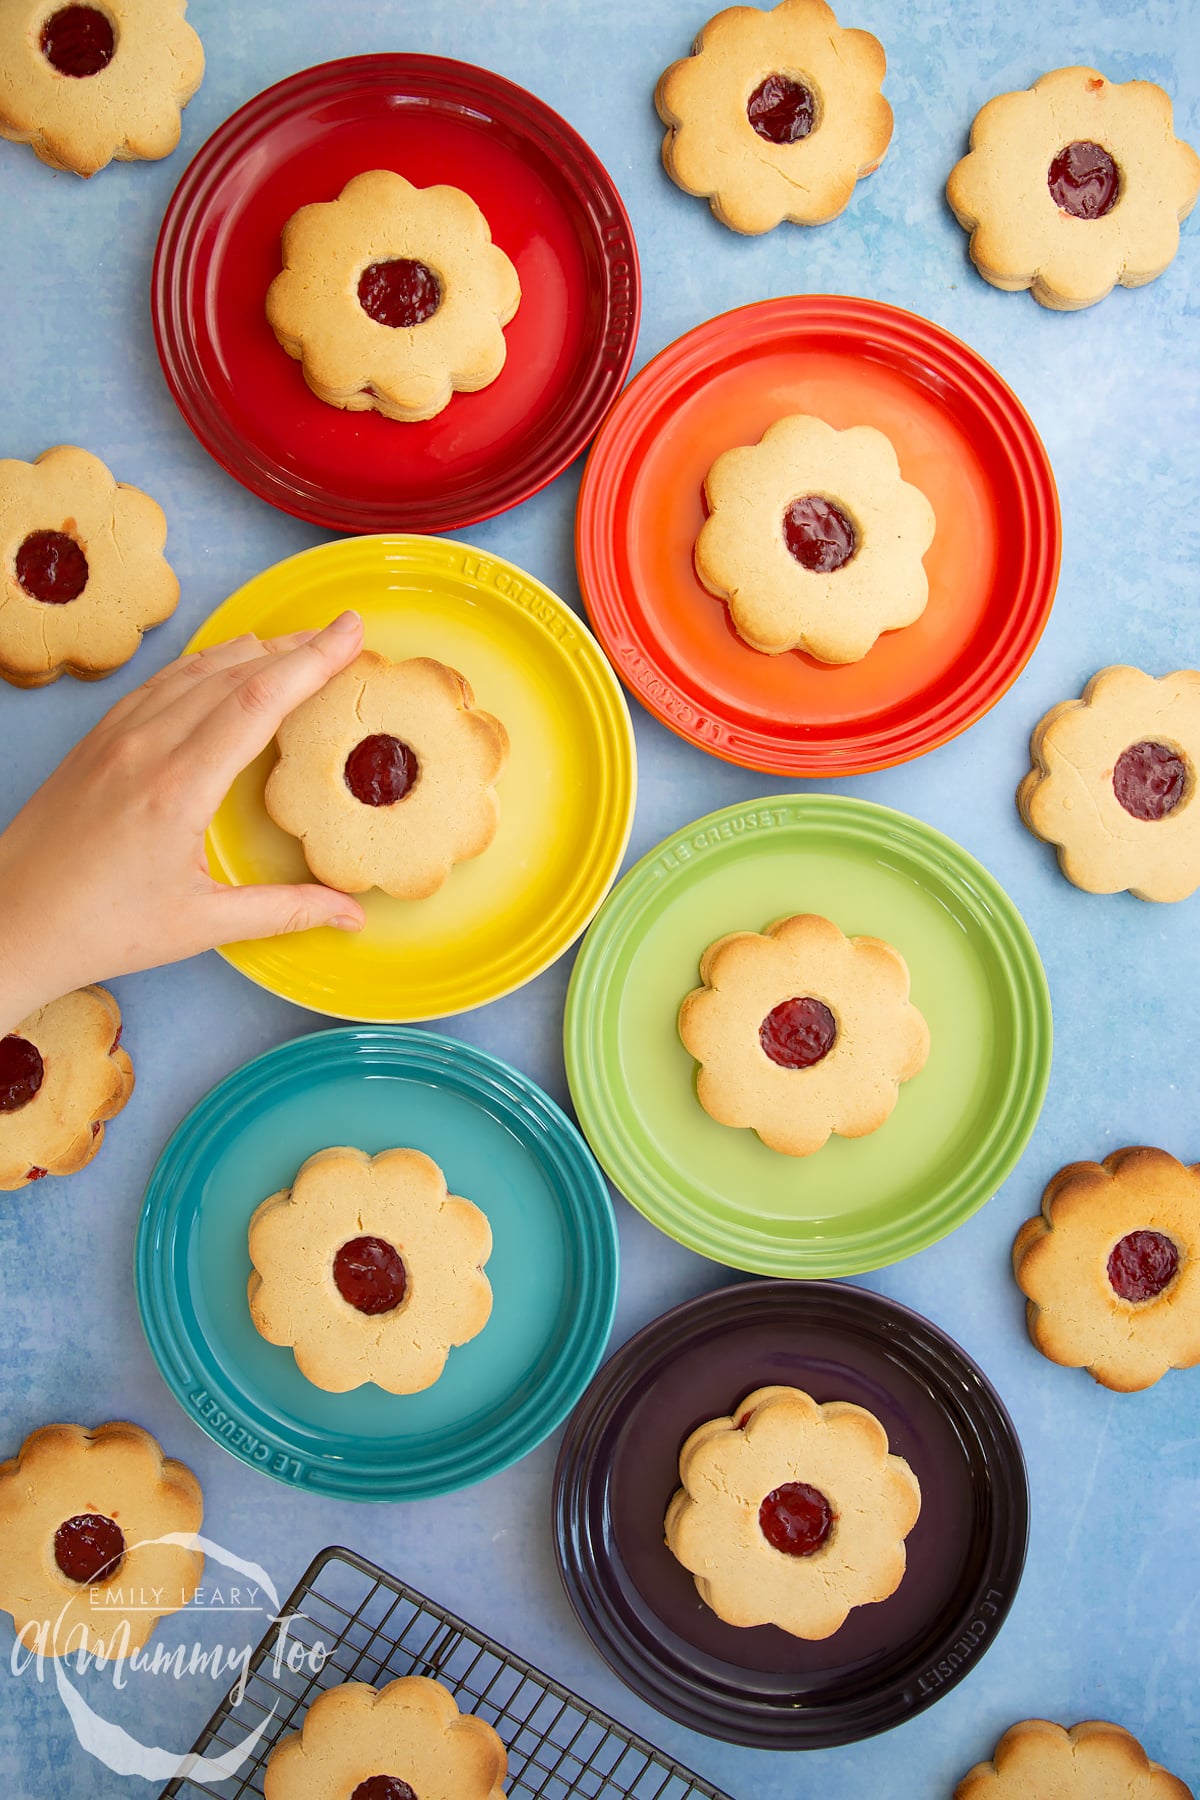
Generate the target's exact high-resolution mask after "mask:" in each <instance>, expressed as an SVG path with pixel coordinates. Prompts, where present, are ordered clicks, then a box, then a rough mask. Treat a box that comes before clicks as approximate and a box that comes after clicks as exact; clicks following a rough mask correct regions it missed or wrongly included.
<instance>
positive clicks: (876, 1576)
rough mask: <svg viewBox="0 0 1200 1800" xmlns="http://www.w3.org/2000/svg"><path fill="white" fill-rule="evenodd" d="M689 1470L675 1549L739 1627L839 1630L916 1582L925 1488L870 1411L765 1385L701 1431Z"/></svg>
mask: <svg viewBox="0 0 1200 1800" xmlns="http://www.w3.org/2000/svg"><path fill="white" fill-rule="evenodd" d="M679 1479H680V1482H681V1483H682V1486H681V1487H680V1488H679V1490H678V1492H677V1493H676V1494H675V1497H674V1498H673V1499H672V1501H671V1504H670V1506H669V1507H668V1508H667V1517H666V1538H667V1548H668V1549H669V1550H670V1551H671V1553H672V1555H673V1556H675V1557H676V1558H677V1560H678V1561H679V1562H681V1563H682V1564H683V1566H684V1568H685V1569H687V1570H689V1571H690V1573H691V1574H692V1576H693V1577H694V1579H695V1582H696V1590H697V1592H698V1593H699V1595H700V1598H701V1599H702V1600H703V1601H704V1602H705V1604H706V1605H708V1606H710V1607H711V1608H712V1610H713V1611H714V1612H715V1613H716V1615H717V1617H718V1618H720V1619H724V1620H725V1622H726V1624H728V1625H778V1626H779V1627H780V1629H781V1630H783V1631H787V1632H790V1633H791V1635H792V1636H793V1637H800V1638H827V1637H830V1636H832V1634H833V1633H834V1632H835V1631H837V1630H838V1628H839V1627H840V1626H841V1625H842V1624H843V1623H844V1622H845V1619H846V1615H847V1613H848V1612H849V1611H850V1609H851V1607H854V1606H866V1605H869V1604H871V1603H873V1602H875V1601H878V1600H886V1599H887V1597H888V1595H889V1594H894V1593H895V1591H896V1589H897V1588H898V1587H899V1585H900V1582H901V1580H902V1579H903V1576H904V1568H905V1554H904V1540H905V1538H906V1537H907V1536H908V1534H909V1532H910V1531H911V1530H912V1528H913V1526H914V1525H915V1524H916V1522H917V1515H918V1513H919V1512H920V1510H921V1489H920V1486H919V1484H918V1482H917V1478H916V1476H915V1475H914V1474H913V1472H912V1470H911V1469H910V1468H909V1466H908V1464H907V1463H906V1462H905V1460H904V1458H903V1457H902V1456H894V1455H892V1454H890V1453H889V1451H888V1438H887V1432H886V1431H885V1430H884V1428H883V1426H882V1425H881V1424H880V1422H879V1420H878V1419H877V1418H876V1417H875V1415H874V1413H871V1412H868V1411H867V1410H866V1408H865V1407H862V1406H854V1405H852V1404H851V1403H850V1402H849V1401H844V1400H830V1401H827V1402H826V1403H825V1404H824V1405H823V1406H822V1405H818V1403H817V1402H816V1401H815V1400H814V1399H813V1398H812V1397H811V1395H809V1394H806V1393H804V1392H803V1391H802V1390H801V1389H800V1388H790V1387H767V1388H759V1389H758V1390H757V1391H756V1392H755V1393H753V1394H750V1395H749V1396H748V1398H747V1399H745V1400H743V1401H742V1404H741V1405H740V1406H739V1407H737V1408H736V1409H735V1410H734V1412H733V1413H732V1415H731V1416H730V1417H729V1418H727V1419H709V1420H707V1421H706V1422H705V1423H704V1424H703V1425H700V1426H698V1427H697V1428H696V1430H695V1431H693V1432H692V1434H691V1436H690V1437H689V1438H688V1439H687V1441H686V1443H685V1444H684V1446H683V1449H682V1450H681V1451H680V1453H679Z"/></svg>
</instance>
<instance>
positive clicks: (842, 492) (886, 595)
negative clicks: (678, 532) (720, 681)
mask: <svg viewBox="0 0 1200 1800" xmlns="http://www.w3.org/2000/svg"><path fill="white" fill-rule="evenodd" d="M704 497H705V500H706V502H707V505H708V509H709V513H708V517H707V519H706V520H705V521H704V524H703V525H702V526H701V528H700V535H699V537H698V538H697V539H696V573H697V574H698V575H699V577H700V579H701V581H702V582H703V583H704V585H705V587H706V588H707V589H708V590H709V592H710V593H713V594H716V595H717V596H718V598H720V599H722V600H724V601H725V602H726V604H727V606H728V607H729V616H730V619H731V621H732V623H733V627H734V630H735V631H736V632H737V634H738V636H739V637H741V638H743V639H744V640H745V642H746V643H748V644H749V645H750V646H751V648H752V649H755V650H762V651H764V652H765V653H766V654H767V655H768V656H777V655H779V654H780V652H781V651H784V650H807V651H808V653H809V655H810V656H815V657H816V658H817V659H818V660H819V661H820V662H826V663H848V662H857V661H858V659H859V658H860V657H863V656H865V655H866V654H867V651H868V650H869V649H870V648H871V646H872V644H873V643H874V642H875V640H876V638H877V637H878V636H879V634H880V632H882V631H896V630H898V629H899V627H900V626H902V625H911V624H912V622H913V620H914V619H916V618H919V617H920V615H921V613H922V612H924V610H925V604H926V601H927V600H928V598H929V582H928V580H927V578H926V575H925V567H924V564H923V562H922V560H921V559H922V557H923V556H924V554H925V552H926V550H928V548H929V546H930V544H931V543H932V541H933V533H934V525H935V520H934V513H933V508H932V506H930V504H929V501H928V500H927V499H926V498H925V495H924V494H923V493H922V492H921V490H920V489H919V488H915V487H913V486H912V485H911V483H909V482H907V481H903V480H902V479H901V476H900V465H899V463H898V462H897V460H896V452H895V450H894V449H893V448H892V445H891V443H890V441H889V440H888V439H887V438H886V437H885V436H884V435H883V433H882V432H881V431H876V430H875V429H874V427H873V426H870V425H854V426H851V428H850V429H849V430H848V431H835V430H834V428H833V426H832V425H827V424H826V423H825V421H824V420H823V419H814V418H811V417H810V416H809V415H808V414H806V413H793V414H790V415H789V416H788V417H786V418H782V419H777V420H776V421H775V423H774V424H773V425H772V426H770V427H769V429H768V430H767V431H766V432H765V433H764V435H763V436H762V438H761V439H760V440H759V442H758V443H757V444H754V445H750V446H739V447H738V448H737V449H734V450H726V451H724V452H723V453H722V455H720V456H718V458H717V460H716V462H714V463H713V465H712V467H711V469H710V470H709V471H708V474H707V475H706V477H705V480H704Z"/></svg>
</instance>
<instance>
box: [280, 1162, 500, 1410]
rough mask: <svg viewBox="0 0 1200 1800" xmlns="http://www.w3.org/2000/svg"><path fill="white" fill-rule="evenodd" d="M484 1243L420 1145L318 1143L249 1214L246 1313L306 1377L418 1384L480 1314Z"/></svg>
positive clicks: (478, 1219) (464, 1338)
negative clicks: (376, 1147) (286, 1183)
mask: <svg viewBox="0 0 1200 1800" xmlns="http://www.w3.org/2000/svg"><path fill="white" fill-rule="evenodd" d="M491 1249H492V1230H491V1226H490V1225H489V1224H488V1222H487V1219H486V1218H485V1216H484V1214H483V1213H481V1212H480V1210H479V1208H478V1207H477V1206H474V1205H473V1204H472V1203H471V1201H470V1200H463V1199H460V1198H459V1197H458V1196H457V1195H455V1194H449V1193H447V1191H446V1178H445V1176H444V1175H443V1174H442V1171H441V1170H440V1169H439V1168H438V1165H437V1164H436V1163H435V1162H434V1161H433V1160H432V1158H431V1157H428V1156H426V1155H424V1154H423V1153H422V1152H421V1151H420V1150H384V1151H381V1152H380V1154H379V1155H378V1156H367V1155H365V1154H364V1152H363V1151H361V1150H351V1149H346V1148H343V1147H341V1146H338V1147H335V1148H333V1149H329V1150H319V1151H318V1152H317V1153H316V1155H315V1156H310V1157H309V1159H308V1161H307V1162H306V1163H305V1164H304V1166H303V1167H302V1168H301V1170H300V1172H299V1174H298V1175H297V1176H296V1179H295V1181H294V1182H293V1184H292V1186H291V1187H290V1188H287V1189H284V1190H283V1191H282V1192H281V1193H278V1194H272V1195H271V1196H270V1197H269V1198H268V1199H266V1200H264V1201H263V1203H262V1205H261V1206H259V1207H258V1208H257V1210H256V1211H255V1213H254V1216H253V1218H252V1219H251V1221H250V1260H251V1262H252V1263H253V1264H254V1273H253V1274H252V1275H251V1277H250V1282H249V1286H248V1288H247V1296H248V1298H249V1301H250V1315H251V1317H252V1318H253V1320H254V1324H255V1327H256V1329H257V1330H258V1331H259V1332H260V1333H261V1335H262V1336H263V1337H265V1338H266V1340H267V1342H268V1343H269V1344H284V1345H289V1346H290V1347H291V1349H292V1350H293V1351H294V1352H295V1357H296V1366H297V1367H298V1368H299V1370H300V1373H301V1374H302V1375H304V1376H305V1377H307V1379H308V1380H309V1381H311V1382H312V1383H313V1384H314V1386H316V1387H320V1388H325V1389H326V1390H327V1391H328V1392H330V1393H333V1394H344V1393H345V1392H346V1391H347V1390H348V1389H350V1388H356V1387H361V1386H362V1385H363V1383H364V1382H367V1381H373V1382H374V1383H375V1385H376V1386H377V1387H381V1388H385V1389H386V1390H387V1392H388V1393H389V1394H415V1393H418V1392H419V1391H420V1390H421V1389H422V1388H427V1387H432V1385H433V1383H434V1382H435V1381H436V1380H437V1378H438V1376H439V1375H440V1374H441V1372H442V1370H443V1369H444V1367H445V1366H446V1357H447V1356H448V1354H449V1352H450V1348H451V1346H452V1345H456V1344H465V1343H467V1342H468V1341H469V1340H470V1339H471V1338H473V1337H477V1336H478V1335H479V1333H480V1332H481V1331H482V1330H483V1328H484V1326H485V1325H486V1324H487V1322H488V1318H489V1317H490V1315H491V1310H492V1290H491V1287H490V1286H489V1284H488V1279H487V1276H486V1275H485V1274H484V1273H483V1265H484V1263H485V1262H486V1261H487V1259H488V1257H489V1256H490V1254H491Z"/></svg>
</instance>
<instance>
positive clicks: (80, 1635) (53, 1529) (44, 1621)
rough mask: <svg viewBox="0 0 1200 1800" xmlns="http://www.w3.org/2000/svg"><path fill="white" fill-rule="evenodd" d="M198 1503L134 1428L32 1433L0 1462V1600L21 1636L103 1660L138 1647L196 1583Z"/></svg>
mask: <svg viewBox="0 0 1200 1800" xmlns="http://www.w3.org/2000/svg"><path fill="white" fill-rule="evenodd" d="M203 1511H204V1503H203V1499H202V1496H201V1493H200V1484H199V1482H198V1481H197V1480H196V1477H195V1476H194V1475H193V1474H192V1472H191V1470H190V1469H187V1468H185V1467H184V1465H183V1464H182V1463H181V1462H175V1461H174V1460H173V1459H172V1458H170V1457H166V1456H164V1455H163V1452H162V1449H161V1447H160V1446H159V1444H158V1443H157V1442H156V1440H155V1439H154V1438H152V1437H151V1435H150V1433H149V1432H148V1431H143V1430H142V1428H141V1426H140V1425H130V1424H128V1423H126V1422H124V1421H118V1422H115V1423H112V1424H108V1425H98V1426H96V1427H95V1429H94V1430H88V1429H87V1428H85V1427H84V1426H82V1425H43V1426H42V1427H41V1429H40V1430H38V1431H34V1432H32V1433H31V1434H30V1435H29V1437H27V1438H26V1439H25V1442H24V1443H23V1444H22V1445H21V1448H20V1450H19V1451H18V1452H17V1454H16V1456H15V1457H12V1458H11V1459H10V1460H9V1461H8V1462H5V1463H0V1608H3V1610H4V1611H5V1612H8V1613H11V1614H12V1619H13V1624H14V1626H15V1627H16V1630H17V1636H18V1640H19V1641H20V1643H21V1644H23V1645H24V1646H25V1647H26V1648H27V1649H31V1650H32V1649H40V1650H41V1651H42V1652H43V1653H44V1654H45V1655H47V1656H72V1655H75V1654H77V1653H78V1652H79V1651H80V1650H86V1651H88V1652H90V1653H91V1654H93V1655H97V1656H98V1655H104V1656H105V1657H107V1658H109V1659H110V1660H111V1661H118V1660H120V1659H122V1658H124V1657H126V1656H128V1655H129V1654H130V1652H131V1651H133V1650H137V1649H140V1648H141V1646H142V1645H143V1644H144V1643H145V1642H146V1640H147V1638H148V1637H149V1636H150V1634H151V1632H152V1631H153V1630H154V1627H155V1626H156V1625H157V1623H158V1621H159V1619H160V1618H164V1617H166V1615H167V1614H169V1613H173V1612H177V1611H178V1610H179V1608H180V1607H181V1606H186V1605H187V1604H188V1602H189V1600H191V1598H192V1596H193V1594H194V1593H195V1591H196V1588H197V1587H198V1586H199V1583H200V1577H201V1575H202V1574H203V1572H204V1557H203V1555H202V1554H201V1552H200V1550H199V1549H198V1548H196V1547H194V1539H195V1534H196V1533H197V1532H198V1531H199V1529H200V1520H201V1517H202V1515H203ZM171 1538H176V1539H177V1540H178V1541H175V1542H169V1541H166V1540H168V1539H171ZM150 1601H152V1602H153V1604H149V1602H150Z"/></svg>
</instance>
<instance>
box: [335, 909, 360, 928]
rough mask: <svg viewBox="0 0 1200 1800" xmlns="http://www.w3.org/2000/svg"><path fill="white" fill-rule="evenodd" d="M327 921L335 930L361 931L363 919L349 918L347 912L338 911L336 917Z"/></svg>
mask: <svg viewBox="0 0 1200 1800" xmlns="http://www.w3.org/2000/svg"><path fill="white" fill-rule="evenodd" d="M329 923H330V924H331V925H332V926H333V928H334V930H335V931H361V930H362V928H363V921H362V920H361V919H354V918H351V916H350V914H349V913H339V914H338V916H337V918H336V919H330V921H329Z"/></svg>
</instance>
